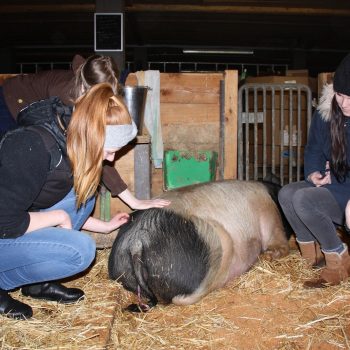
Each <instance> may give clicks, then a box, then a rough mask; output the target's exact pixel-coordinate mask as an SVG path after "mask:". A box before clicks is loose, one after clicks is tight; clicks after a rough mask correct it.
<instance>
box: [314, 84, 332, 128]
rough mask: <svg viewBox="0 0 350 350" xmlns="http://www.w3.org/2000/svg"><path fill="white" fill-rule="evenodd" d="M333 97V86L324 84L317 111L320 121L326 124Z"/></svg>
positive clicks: (328, 119) (329, 116) (329, 117)
mask: <svg viewBox="0 0 350 350" xmlns="http://www.w3.org/2000/svg"><path fill="white" fill-rule="evenodd" d="M334 95H335V92H334V90H333V84H325V85H324V86H323V89H322V94H321V97H320V101H319V104H318V106H317V110H318V111H319V112H320V114H321V117H322V119H323V120H324V121H326V122H328V121H330V119H331V103H332V100H333V97H334Z"/></svg>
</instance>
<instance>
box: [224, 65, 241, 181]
mask: <svg viewBox="0 0 350 350" xmlns="http://www.w3.org/2000/svg"><path fill="white" fill-rule="evenodd" d="M224 90H225V106H224V115H225V132H224V135H225V136H224V137H225V141H224V179H235V178H237V97H238V95H237V93H238V71H235V70H226V71H225V88H224Z"/></svg>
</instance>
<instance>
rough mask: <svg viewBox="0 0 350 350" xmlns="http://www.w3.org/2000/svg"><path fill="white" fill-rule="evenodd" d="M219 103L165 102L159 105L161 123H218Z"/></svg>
mask: <svg viewBox="0 0 350 350" xmlns="http://www.w3.org/2000/svg"><path fill="white" fill-rule="evenodd" d="M219 113H220V108H219V105H218V104H217V105H214V104H207V105H205V104H179V103H165V104H161V106H160V116H161V121H162V125H163V124H172V123H174V124H188V123H193V122H196V123H208V122H217V123H219V117H220V116H219Z"/></svg>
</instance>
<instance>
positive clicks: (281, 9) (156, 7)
mask: <svg viewBox="0 0 350 350" xmlns="http://www.w3.org/2000/svg"><path fill="white" fill-rule="evenodd" d="M125 12H211V13H240V14H244V13H246V14H274V15H309V16H349V15H350V8H333V7H323V8H322V7H292V6H244V5H239V6H238V5H184V4H168V5H162V4H150V3H149V4H133V5H129V6H128V5H127V6H125Z"/></svg>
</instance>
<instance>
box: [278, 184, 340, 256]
mask: <svg viewBox="0 0 350 350" xmlns="http://www.w3.org/2000/svg"><path fill="white" fill-rule="evenodd" d="M278 200H279V202H280V205H281V207H282V210H283V212H284V214H285V216H286V218H287V219H288V221H289V223H290V225H291V226H292V228H293V230H294V233H295V234H296V236H297V240H298V241H300V242H310V241H318V242H319V244H320V246H321V248H322V249H323V250H326V251H329V250H334V249H336V248H339V246H341V245H342V241H341V240H340V238H339V237H338V235H337V232H336V225H343V223H344V212H343V211H342V210H341V208H340V207H339V205H338V203H337V201H336V200H335V199H334V197H333V195H332V194H331V193H330V192H329V191H328V190H327V189H326V188H324V187H315V186H313V185H312V184H310V183H309V182H307V181H301V182H294V183H291V184H289V185H286V186H284V187H283V188H282V189H281V190H280V192H279V194H278Z"/></svg>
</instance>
